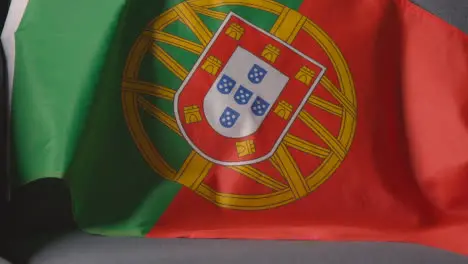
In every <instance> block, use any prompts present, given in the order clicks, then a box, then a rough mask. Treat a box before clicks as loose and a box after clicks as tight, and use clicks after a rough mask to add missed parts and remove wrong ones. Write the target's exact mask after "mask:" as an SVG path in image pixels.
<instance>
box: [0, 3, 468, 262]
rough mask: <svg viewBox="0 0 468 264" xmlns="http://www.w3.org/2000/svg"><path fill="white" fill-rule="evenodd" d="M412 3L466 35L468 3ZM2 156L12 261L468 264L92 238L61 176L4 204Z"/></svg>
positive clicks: (337, 250)
mask: <svg viewBox="0 0 468 264" xmlns="http://www.w3.org/2000/svg"><path fill="white" fill-rule="evenodd" d="M415 2H417V3H418V4H420V5H421V6H422V7H424V8H426V9H428V10H429V11H431V12H433V13H434V14H436V15H438V16H440V17H442V18H443V19H445V20H446V21H448V22H449V23H451V24H453V25H455V26H457V27H459V28H461V29H462V30H464V31H465V32H467V33H468V1H467V0H417V1H415ZM4 3H5V4H6V3H7V2H6V1H5V2H4ZM0 10H3V9H0ZM5 10H6V9H5ZM1 67H2V68H1V71H0V72H1V74H2V75H0V79H1V84H2V90H1V91H2V92H1V94H0V96H1V117H0V122H1V124H2V126H1V129H0V138H1V142H0V146H5V144H4V143H5V139H6V136H5V135H6V129H5V121H6V118H5V117H6V98H7V97H6V88H5V86H4V85H5V75H4V71H5V69H4V63H3V57H2V66H1ZM5 160H6V159H5V150H4V149H2V151H1V153H0V168H1V170H2V171H1V172H0V176H1V177H0V221H1V223H0V238H1V239H0V254H1V256H3V257H5V258H7V259H9V260H10V261H11V262H12V263H33V264H95V263H102V264H106V263H109V264H110V263H112V264H114V263H115V264H118V263H125V264H126V263H129V264H138V263H162V264H163V263H168V264H176V263H255V264H262V263H269V264H274V263H317V264H335V263H336V264H338V263H340V264H345V263H350V264H351V263H356V264H365V263H378V264H385V263H401V264H404V263H408V264H418V263H444V264H461V263H468V258H466V257H464V256H459V255H456V254H452V253H449V252H445V251H442V250H437V249H431V248H427V247H422V246H417V245H404V244H394V243H321V242H285V241H284V242H274V241H270V242H267V241H262V242H260V241H239V240H231V241H230V240H180V239H138V238H105V237H97V236H91V235H88V234H85V233H83V232H80V231H78V230H77V228H76V225H75V223H74V222H73V217H72V214H71V202H70V197H69V192H68V189H67V186H66V184H65V183H64V182H62V181H60V180H53V179H47V180H41V181H37V182H34V183H32V184H29V185H27V186H24V187H21V188H19V189H15V190H13V192H12V194H11V199H10V201H9V203H8V206H7V203H6V197H7V193H6V191H7V189H6V177H4V175H5ZM460 235H468V234H460ZM467 247H468V245H467ZM2 261H4V260H2V259H0V263H3V262H2Z"/></svg>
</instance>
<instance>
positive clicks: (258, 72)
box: [248, 64, 268, 84]
mask: <svg viewBox="0 0 468 264" xmlns="http://www.w3.org/2000/svg"><path fill="white" fill-rule="evenodd" d="M267 74H268V71H267V70H265V69H264V68H262V67H260V66H258V65H257V64H254V66H253V67H252V69H251V70H250V71H249V74H248V75H249V76H248V77H249V81H251V82H252V83H254V84H259V83H261V82H262V81H263V79H265V76H266V75H267Z"/></svg>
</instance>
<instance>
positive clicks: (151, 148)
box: [122, 0, 357, 210]
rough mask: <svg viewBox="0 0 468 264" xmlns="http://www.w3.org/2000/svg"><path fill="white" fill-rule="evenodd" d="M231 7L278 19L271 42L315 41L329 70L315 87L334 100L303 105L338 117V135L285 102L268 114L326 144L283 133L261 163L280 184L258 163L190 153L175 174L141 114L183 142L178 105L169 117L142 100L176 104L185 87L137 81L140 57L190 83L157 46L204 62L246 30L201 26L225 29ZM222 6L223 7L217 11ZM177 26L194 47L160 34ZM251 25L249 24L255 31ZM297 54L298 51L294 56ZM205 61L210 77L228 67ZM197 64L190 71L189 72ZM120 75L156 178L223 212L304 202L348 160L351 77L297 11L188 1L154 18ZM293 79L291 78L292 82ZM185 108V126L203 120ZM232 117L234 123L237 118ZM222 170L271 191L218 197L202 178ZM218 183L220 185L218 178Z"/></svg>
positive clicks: (353, 106)
mask: <svg viewBox="0 0 468 264" xmlns="http://www.w3.org/2000/svg"><path fill="white" fill-rule="evenodd" d="M230 6H231V7H232V6H243V7H244V8H250V9H252V10H253V11H255V10H256V9H257V10H262V11H266V12H268V13H271V14H273V15H275V16H276V17H277V19H276V22H275V23H274V25H273V26H272V27H271V29H269V30H267V31H269V32H266V31H265V34H267V35H268V36H271V38H272V39H274V40H275V41H277V42H275V43H280V42H281V43H284V45H286V46H287V45H289V44H291V43H292V42H293V41H294V40H295V38H296V36H297V35H298V34H304V33H305V34H306V35H308V36H310V42H313V41H315V42H314V43H318V47H320V48H321V49H322V52H323V53H324V54H326V55H327V56H328V58H329V60H330V61H331V64H332V66H333V67H330V68H329V69H327V72H324V74H323V75H322V76H320V79H317V84H316V85H320V86H321V87H323V88H324V90H325V91H326V92H327V93H329V95H330V96H331V97H333V98H334V102H331V101H330V100H326V99H324V98H322V97H320V96H318V95H316V94H315V93H313V94H308V96H307V98H305V99H304V104H307V107H315V108H318V109H320V111H323V112H325V113H327V114H330V115H332V116H334V118H337V119H339V120H340V128H339V133H338V131H337V133H332V132H331V131H330V129H329V128H327V126H326V125H324V124H323V122H320V121H319V118H317V117H316V116H314V114H312V113H311V112H310V111H308V110H306V108H305V107H304V106H305V105H302V106H301V107H299V108H297V114H296V115H295V114H294V111H293V112H291V113H289V112H287V110H288V104H287V103H285V102H281V103H280V104H279V105H280V106H282V108H281V109H282V110H281V111H278V109H279V108H277V109H276V110H275V109H273V110H272V111H271V112H270V114H275V113H276V114H280V113H281V117H283V118H286V117H287V118H289V119H291V124H292V123H297V122H301V123H302V125H303V126H304V127H306V128H307V129H308V131H307V133H311V134H312V133H313V134H314V135H315V136H317V138H319V139H320V140H321V141H322V142H323V143H324V145H322V146H320V145H318V144H315V143H312V142H309V141H308V140H306V139H304V137H300V136H298V135H294V134H292V133H291V132H290V131H289V130H285V133H284V134H282V135H283V136H282V137H281V138H280V141H278V144H276V145H275V148H274V149H273V152H272V154H271V156H268V157H267V158H266V159H265V160H262V161H261V162H269V163H271V165H272V167H273V168H274V169H275V170H276V171H277V172H278V174H279V175H281V177H282V179H278V177H273V176H272V175H271V173H270V175H269V173H267V172H265V171H263V170H262V169H259V168H258V167H256V166H254V165H256V164H252V163H248V162H247V163H238V164H237V163H233V164H223V163H216V161H213V160H211V159H210V158H207V157H206V156H205V155H203V153H201V152H200V151H199V150H198V149H197V148H195V147H194V148H193V151H192V152H191V153H190V154H189V155H188V156H187V157H181V158H183V162H181V164H183V165H182V166H180V168H179V169H175V168H173V167H171V166H170V165H169V163H168V162H167V160H166V159H165V157H164V156H165V155H166V153H162V152H161V151H160V150H158V149H157V148H156V147H155V144H154V142H153V140H152V139H151V137H150V136H149V134H148V132H147V130H146V129H145V127H144V125H143V122H142V115H149V116H151V117H152V122H160V123H162V124H163V125H165V126H166V127H168V128H169V129H170V130H171V131H172V132H173V133H175V134H177V135H178V136H180V140H181V141H186V140H187V138H186V133H185V132H184V131H183V127H182V126H181V124H182V122H183V120H182V121H179V119H180V118H179V119H177V113H175V112H177V107H175V110H174V112H170V111H169V112H168V111H167V110H166V111H164V110H162V109H161V108H160V107H158V106H157V104H155V103H154V101H152V100H149V99H147V98H148V96H149V97H154V98H157V100H163V101H167V102H170V103H173V104H174V105H176V103H177V97H178V91H179V92H180V91H181V90H182V88H181V87H164V86H163V85H162V84H160V83H150V82H147V81H142V80H140V79H139V77H140V72H141V70H142V63H143V60H144V58H145V56H148V54H150V55H152V56H154V58H155V59H156V60H158V61H159V62H160V63H161V64H162V65H164V67H165V68H166V69H167V70H169V71H170V72H171V73H172V74H173V75H174V76H175V77H177V78H178V79H179V80H180V81H183V82H184V81H185V83H187V81H188V79H190V78H191V70H190V69H186V68H185V67H184V66H183V65H182V64H181V63H180V61H178V60H177V59H175V58H174V57H172V56H171V55H170V54H169V53H168V52H167V51H165V50H164V49H163V48H162V45H169V46H173V47H177V48H180V49H183V50H185V51H187V52H190V53H192V54H195V55H196V56H198V57H199V61H200V63H202V61H203V60H205V61H206V58H204V56H205V54H204V53H205V51H206V50H207V49H208V48H209V47H210V45H211V44H212V43H215V41H216V40H215V39H216V37H217V36H218V35H219V34H224V33H226V34H227V35H230V36H231V37H233V38H236V37H237V39H239V36H240V35H236V34H238V33H239V32H240V33H242V32H243V30H244V29H243V28H242V26H239V25H237V24H236V25H234V26H231V27H230V28H229V29H227V31H226V30H225V29H222V28H220V30H224V31H223V32H221V33H220V32H213V31H212V30H210V29H209V26H208V25H206V23H204V20H203V19H202V16H203V17H205V18H206V17H208V18H210V19H213V20H218V21H219V22H223V21H224V23H225V24H224V25H225V26H226V20H228V19H230V18H232V14H230V13H225V12H221V11H225V10H227V9H229V7H230ZM220 7H223V8H222V9H220ZM220 10H221V11H220ZM240 18H241V17H239V19H240ZM239 21H240V20H239ZM175 22H177V23H183V24H185V26H186V27H187V28H188V29H190V31H191V32H192V33H193V35H194V36H195V37H196V38H197V39H198V42H195V41H193V40H189V39H186V38H183V37H181V36H176V35H175V34H171V33H168V32H167V31H165V29H166V28H167V27H169V26H170V25H171V24H173V23H175ZM246 23H247V22H246ZM246 25H247V24H246ZM254 26H255V25H252V27H254ZM229 30H230V31H229ZM233 32H237V33H233ZM259 32H260V31H259ZM292 49H294V48H291V50H292ZM270 50H271V51H273V52H274V51H275V48H274V47H273V48H272V47H270ZM291 52H292V51H291ZM265 54H266V53H265ZM265 54H262V55H265ZM291 54H292V53H291ZM297 54H302V53H300V51H297ZM259 56H260V55H259ZM264 59H265V60H264V61H266V62H268V60H270V61H274V58H273V57H272V55H271V54H270V55H268V56H266V55H265V56H264ZM208 61H211V63H212V64H210V65H208V66H210V67H211V68H210V69H209V71H210V73H211V74H213V75H214V74H215V73H216V72H218V73H219V71H221V69H222V63H224V62H226V61H221V60H217V59H216V58H209V59H208ZM197 65H198V64H197ZM197 65H195V66H194V70H195V68H196V67H197ZM213 65H214V66H213ZM216 65H217V66H219V67H221V68H220V69H217V68H216V69H214V68H213V67H215V66H216ZM199 66H202V67H204V69H205V70H207V68H208V66H207V64H206V62H205V64H204V65H203V63H202V64H200V65H199ZM213 69H214V70H213ZM301 70H303V69H301ZM333 71H334V72H336V76H337V77H338V78H337V81H335V82H336V83H334V81H332V80H331V78H330V75H329V73H330V72H333ZM309 72H310V76H313V75H314V73H313V72H312V71H310V70H309V71H308V70H307V69H305V70H304V71H303V72H302V73H304V74H308V73H309ZM123 76H124V77H123V84H122V87H123V88H122V102H123V109H124V113H125V117H126V120H127V124H128V126H129V129H130V131H131V134H132V137H133V139H134V141H135V143H136V145H137V147H138V148H139V150H140V152H141V153H142V155H143V157H144V159H145V160H146V161H147V163H148V164H149V165H150V166H151V168H152V169H153V170H154V171H155V173H157V174H158V175H160V176H162V177H164V178H165V179H167V180H171V181H176V182H178V183H180V184H182V185H184V186H186V187H188V188H190V189H191V190H193V191H194V192H195V193H197V194H198V195H200V196H202V197H204V198H205V199H207V200H209V201H211V202H213V203H214V204H216V205H217V206H220V207H224V208H229V209H237V210H264V209H269V208H275V207H278V206H282V205H285V204H288V203H291V202H294V201H296V200H298V199H300V198H303V197H306V196H307V195H308V194H310V193H311V192H312V191H314V190H315V189H316V188H318V187H319V186H320V185H321V184H322V183H323V182H325V181H326V180H327V179H328V178H329V177H330V176H331V175H332V174H333V173H334V172H335V171H336V169H337V168H338V167H339V165H340V164H341V163H342V161H343V160H344V158H345V156H346V155H347V153H348V151H349V149H350V146H351V143H352V140H353V137H354V133H355V128H356V115H357V102H356V95H355V90H354V84H353V80H352V77H351V74H350V71H349V69H348V66H347V64H346V62H345V60H344V58H343V56H342V54H341V52H340V51H339V50H338V48H337V46H336V45H335V44H334V42H333V41H332V40H331V39H330V37H329V36H328V35H327V34H326V33H325V32H324V31H323V30H321V29H320V28H319V27H318V26H317V25H316V24H314V23H313V22H312V21H311V20H309V19H308V18H306V17H305V16H303V15H301V14H300V13H299V12H297V11H295V10H292V9H290V8H288V7H286V6H284V5H282V4H280V3H277V2H276V1H273V0H189V1H184V2H182V3H180V4H178V5H176V6H174V7H173V8H171V9H169V10H167V11H166V12H164V13H163V14H161V15H160V16H158V17H157V18H156V19H155V20H153V21H152V22H151V23H150V24H149V26H148V28H147V29H146V30H145V31H144V32H143V33H142V34H141V35H140V36H139V37H138V39H137V40H136V42H135V43H134V45H133V48H132V50H131V52H130V54H129V56H128V59H127V64H126V68H125V71H124V74H123ZM298 76H299V77H298ZM292 78H293V79H294V76H292ZM296 79H297V80H299V81H302V82H304V83H307V81H308V79H307V76H305V77H304V76H302V75H296ZM309 80H310V79H309ZM210 85H211V84H210ZM226 91H227V90H226ZM272 107H273V104H272ZM289 107H290V106H289ZM186 110H187V111H189V110H190V111H191V112H190V113H191V115H190V116H189V117H188V119H187V123H190V122H197V121H200V120H202V119H203V111H200V109H199V108H198V106H196V107H195V106H194V107H192V108H190V109H189V108H186ZM228 113H229V112H228ZM174 116H176V117H174ZM285 116H286V117H285ZM290 116H291V117H290ZM186 117H187V113H186ZM233 118H234V115H233ZM236 118H238V117H237V116H236ZM188 121H190V122H188ZM229 125H231V123H229ZM226 126H227V125H226ZM161 140H164V139H161ZM238 144H240V145H237V147H238V149H239V151H240V152H239V153H243V155H244V154H245V155H246V154H249V153H250V154H251V153H253V152H255V147H254V146H252V144H253V143H252V142H251V141H250V142H240V143H238ZM249 144H250V145H249ZM259 149H260V148H259ZM298 152H302V153H305V155H309V156H310V157H311V158H314V159H320V164H319V165H317V166H316V167H315V168H314V170H313V171H310V172H307V173H305V174H304V171H305V170H304V169H302V166H303V165H302V164H301V162H298V161H297V160H296V158H295V157H294V153H298ZM241 156H242V155H241ZM302 163H304V162H302ZM219 166H222V167H223V168H224V169H229V170H232V171H234V172H235V173H237V174H239V175H242V177H246V178H248V179H250V180H253V181H255V182H256V183H257V184H261V185H263V186H264V187H266V188H268V189H269V190H271V191H270V192H261V193H251V194H245V192H244V193H242V194H237V193H223V192H222V191H220V190H216V188H215V187H213V186H210V185H209V184H207V183H206V180H207V176H208V175H209V174H210V171H211V170H213V169H214V168H216V167H219ZM270 172H271V171H270ZM221 176H222V175H221ZM218 180H219V181H222V177H220V178H219V179H218Z"/></svg>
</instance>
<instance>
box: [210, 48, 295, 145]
mask: <svg viewBox="0 0 468 264" xmlns="http://www.w3.org/2000/svg"><path fill="white" fill-rule="evenodd" d="M288 81H289V78H288V77H287V76H286V75H284V74H282V73H281V72H279V71H278V70H277V69H275V68H273V67H272V66H271V65H269V64H268V63H266V62H264V61H263V60H261V59H260V58H258V57H256V56H255V55H253V54H252V53H250V52H248V51H247V50H245V49H243V48H241V47H238V48H237V49H236V51H235V52H234V53H233V55H232V57H231V58H230V60H229V61H228V63H227V64H226V67H224V69H223V71H222V72H221V73H220V74H219V76H218V78H217V80H216V81H215V82H214V84H213V85H212V86H211V88H210V90H209V91H208V93H207V94H206V96H205V100H204V111H205V116H206V118H207V121H208V123H209V124H210V126H211V127H212V128H213V129H214V130H215V131H216V132H218V133H219V134H221V135H223V136H225V137H229V138H242V137H246V136H249V135H252V134H254V133H255V132H256V131H257V130H258V128H259V127H260V126H261V125H262V123H263V121H264V120H265V118H266V116H267V115H268V114H269V112H270V110H271V108H272V106H273V105H274V103H275V102H276V100H277V98H278V97H279V95H280V94H281V92H282V91H283V89H284V88H285V86H286V84H287V83H288Z"/></svg>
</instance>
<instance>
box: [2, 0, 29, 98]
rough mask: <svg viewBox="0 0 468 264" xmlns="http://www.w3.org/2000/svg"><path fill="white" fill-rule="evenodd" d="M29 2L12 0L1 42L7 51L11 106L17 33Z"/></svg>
mask: <svg viewBox="0 0 468 264" xmlns="http://www.w3.org/2000/svg"><path fill="white" fill-rule="evenodd" d="M28 3H29V0H12V1H11V3H10V10H9V11H8V15H7V19H6V21H5V26H4V27H3V32H2V36H1V40H2V43H3V49H4V51H5V56H6V61H7V69H8V89H9V92H8V96H9V105H10V106H11V95H12V90H13V76H14V72H15V33H16V30H18V27H19V25H20V23H21V19H22V18H23V15H24V12H25V10H26V6H27V5H28Z"/></svg>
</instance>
